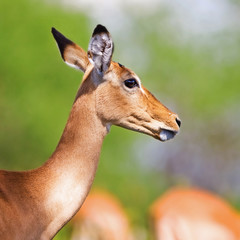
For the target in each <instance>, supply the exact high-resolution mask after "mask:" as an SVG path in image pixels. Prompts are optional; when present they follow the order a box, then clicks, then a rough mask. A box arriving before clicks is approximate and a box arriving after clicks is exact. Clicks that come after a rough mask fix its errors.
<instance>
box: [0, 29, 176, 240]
mask: <svg viewBox="0 0 240 240" xmlns="http://www.w3.org/2000/svg"><path fill="white" fill-rule="evenodd" d="M53 34H54V37H55V39H56V41H57V42H58V45H59V46H60V47H59V48H60V51H61V55H62V56H63V58H64V60H65V61H66V62H67V63H69V64H71V65H74V66H75V67H77V68H78V69H80V70H82V71H83V72H85V74H84V76H83V82H82V84H81V86H80V89H79V90H78V93H77V96H76V99H75V101H74V104H73V107H72V110H71V113H70V116H69V119H68V121H67V124H66V127H65V129H64V132H63V134H62V137H61V139H60V141H59V144H58V146H57V148H56V150H55V152H54V153H53V154H52V156H51V157H50V158H49V160H48V161H47V162H46V163H45V164H43V166H41V167H39V168H38V169H35V170H31V171H26V172H8V171H1V172H0V213H1V214H0V239H4V240H8V239H9V240H10V239H11V240H32V239H34V240H36V239H41V240H47V239H52V238H53V237H54V236H55V234H56V233H57V232H58V231H59V230H60V229H61V228H62V227H63V226H64V225H65V224H66V222H68V221H69V220H70V219H71V218H72V216H73V215H74V214H75V213H76V212H77V210H78V209H79V208H80V207H81V205H82V203H83V201H84V200H85V198H86V196H87V194H88V191H89V189H90V187H91V185H92V182H93V179H94V175H95V172H96V169H97V165H98V159H99V154H100V150H101V146H102V142H103V139H104V137H105V135H106V134H107V132H108V127H109V125H111V124H115V125H119V126H122V127H125V128H128V129H132V130H135V131H139V132H142V133H146V134H149V135H151V136H153V137H155V138H157V139H159V132H160V131H161V124H164V125H166V126H167V127H168V128H169V129H170V130H172V131H174V132H177V131H178V130H179V127H178V125H177V123H176V118H177V115H176V114H174V113H172V112H171V111H170V110H168V109H167V108H166V107H164V106H163V105H162V104H161V103H160V102H159V101H158V100H157V99H156V98H154V97H153V96H152V95H151V94H150V93H149V92H148V91H147V90H146V89H144V88H140V87H138V88H135V89H131V90H130V89H127V88H126V86H124V80H126V79H127V78H135V77H136V78H137V76H136V75H135V74H134V73H133V72H132V71H131V70H129V69H127V68H125V67H121V66H120V65H119V64H117V63H115V62H112V61H111V57H112V56H111V54H109V49H110V50H111V48H109V49H108V55H107V57H105V58H101V59H100V60H101V61H104V62H103V63H101V61H99V59H98V66H100V65H101V64H104V66H110V67H109V68H108V69H107V71H106V72H99V69H104V68H101V66H100V68H98V69H96V67H95V66H93V65H92V64H90V62H89V60H88V58H87V53H86V52H85V51H84V50H83V49H82V48H80V47H79V46H77V45H76V44H74V43H73V42H72V41H70V40H68V39H66V38H65V37H64V36H63V35H62V34H60V33H59V32H57V30H56V29H53ZM61 41H63V42H61ZM96 41H103V39H101V36H100V37H99V38H96ZM109 41H111V39H108V42H109ZM91 43H92V44H94V42H91ZM110 43H111V42H110ZM101 46H104V44H102V45H101ZM111 46H112V43H111ZM89 51H90V52H91V49H90V50H89ZM103 51H104V49H103ZM98 54H100V53H98V52H95V55H96V56H97V55H98ZM159 121H162V122H159Z"/></svg>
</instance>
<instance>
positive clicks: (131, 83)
mask: <svg viewBox="0 0 240 240" xmlns="http://www.w3.org/2000/svg"><path fill="white" fill-rule="evenodd" d="M124 84H125V86H126V87H128V88H134V87H138V83H137V81H136V79H134V78H130V79H128V80H125V81H124Z"/></svg>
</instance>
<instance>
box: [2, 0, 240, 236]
mask: <svg viewBox="0 0 240 240" xmlns="http://www.w3.org/2000/svg"><path fill="white" fill-rule="evenodd" d="M239 11H240V3H239V1H231V0H221V1H217V0H215V1H211V2H209V1H207V0H204V1H199V2H198V3H196V2H195V1H194V2H191V1H189V0H184V1H180V0H177V1H153V0H151V1H149V2H146V3H144V1H139V2H138V1H126V0H124V1H111V2H107V1H103V0H101V1H87V0H85V1H84V0H79V1H77V0H75V1H74V0H72V1H64V0H62V1H57V0H55V1H54V0H53V1H50V0H46V1H38V0H12V1H8V0H1V2H0V168H3V169H9V170H25V169H31V168H36V167H38V166H40V165H41V164H42V163H43V162H44V161H45V160H47V159H48V157H49V156H50V155H51V153H52V152H53V151H54V149H55V147H56V145H57V143H58V140H59V138H60V136H61V133H62V131H63V128H64V125H65V123H66V121H67V118H68V114H69V111H70V108H71V105H72V102H73V100H74V97H75V94H76V91H77V89H78V86H79V84H80V82H81V78H82V73H80V72H77V71H75V70H72V69H70V68H68V67H67V66H66V65H64V63H63V61H62V60H61V58H60V55H59V52H58V50H57V47H56V44H55V42H54V40H53V37H52V36H51V33H50V29H51V27H52V26H54V27H56V28H57V29H58V30H59V31H61V32H62V33H63V34H64V35H66V36H67V37H69V38H70V39H71V40H73V41H74V42H76V43H78V44H79V45H80V46H82V47H83V48H84V49H87V46H88V41H89V39H90V35H91V33H92V30H93V28H94V27H95V25H96V24H98V23H101V24H103V25H106V27H107V28H108V30H109V31H110V32H111V34H112V37H113V39H114V42H115V52H114V57H113V59H114V60H115V61H118V62H120V63H122V64H124V65H125V66H127V67H129V68H131V69H133V70H134V71H135V72H136V73H137V74H138V75H139V76H140V77H141V80H142V83H143V84H144V85H145V86H146V87H147V88H148V89H149V90H150V91H151V92H152V93H153V94H154V95H155V96H157V97H158V98H159V99H160V101H162V102H163V103H164V104H165V105H167V106H168V107H169V108H170V109H172V110H173V111H175V112H177V113H178V114H179V116H180V118H181V120H182V128H181V132H180V134H179V135H178V136H177V137H176V138H175V139H174V140H172V141H170V142H167V143H161V142H158V141H156V140H154V139H151V138H150V137H148V136H144V135H141V134H138V133H135V132H130V131H127V130H124V129H120V128H117V127H112V128H111V131H110V134H109V135H108V136H107V137H106V139H105V142H104V145H103V149H102V154H101V159H100V164H99V168H98V171H97V175H96V178H95V181H94V185H93V188H103V189H106V190H108V191H110V192H112V193H113V194H114V195H116V196H117V197H118V198H119V199H120V200H121V202H122V203H123V205H124V207H125V209H126V211H127V214H128V216H129V218H130V221H131V223H132V226H133V228H135V229H141V231H143V232H145V231H146V229H147V228H148V220H147V212H148V207H149V206H150V204H151V203H152V202H153V201H154V200H155V199H156V198H157V197H158V196H160V195H161V193H163V192H164V191H165V190H166V189H168V188H169V187H171V186H176V185H184V186H198V187H202V188H205V189H208V190H211V191H214V192H217V193H218V194H220V195H221V196H222V197H224V198H225V199H227V200H228V201H230V202H231V203H232V204H233V205H234V206H235V207H236V208H239V207H240V184H239V183H240V137H239V136H240V123H239V121H240V15H239ZM141 231H140V232H141ZM70 234H71V227H69V226H67V227H65V228H64V229H63V230H61V232H60V233H59V234H58V235H57V236H56V237H55V239H62V240H63V239H69V238H70ZM144 236H145V237H142V239H146V238H148V237H147V236H148V235H144ZM138 239H141V237H139V238H138Z"/></svg>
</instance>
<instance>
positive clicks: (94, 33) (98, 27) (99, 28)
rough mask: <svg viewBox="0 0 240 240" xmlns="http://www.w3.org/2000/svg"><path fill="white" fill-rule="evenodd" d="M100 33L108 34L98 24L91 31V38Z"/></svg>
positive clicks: (104, 28)
mask: <svg viewBox="0 0 240 240" xmlns="http://www.w3.org/2000/svg"><path fill="white" fill-rule="evenodd" d="M101 33H108V30H107V29H106V27H104V26H103V25H101V24H98V25H97V26H96V27H95V29H94V31H93V36H94V35H96V34H101Z"/></svg>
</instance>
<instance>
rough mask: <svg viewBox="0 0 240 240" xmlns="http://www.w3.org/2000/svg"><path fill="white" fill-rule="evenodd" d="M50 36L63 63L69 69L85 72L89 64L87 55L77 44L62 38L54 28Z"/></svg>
mask: <svg viewBox="0 0 240 240" xmlns="http://www.w3.org/2000/svg"><path fill="white" fill-rule="evenodd" d="M52 34H53V36H54V38H55V40H56V42H57V45H58V48H59V50H60V53H61V56H62V58H63V60H64V62H65V63H66V64H67V65H69V66H70V67H74V68H77V69H79V70H81V71H83V72H85V71H86V68H87V66H88V64H89V60H88V57H87V53H86V52H85V51H84V50H83V49H82V48H81V47H79V46H78V45H77V44H75V43H74V42H72V41H71V40H69V39H68V38H66V37H65V36H63V35H62V34H61V33H60V32H58V31H57V30H56V29H55V28H52Z"/></svg>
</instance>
